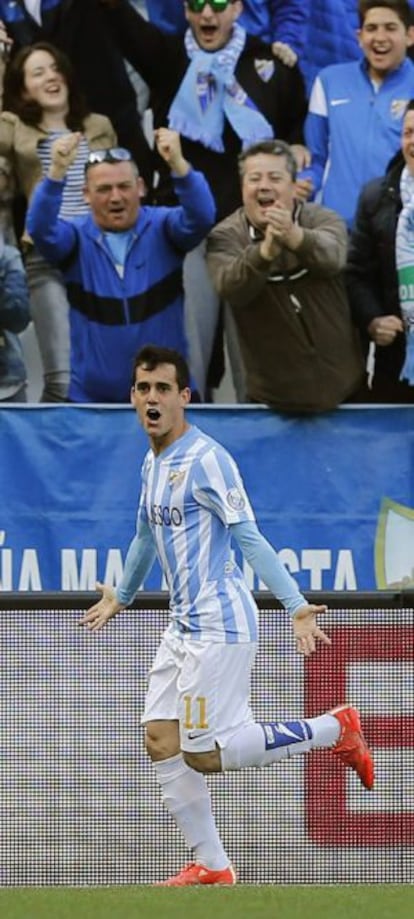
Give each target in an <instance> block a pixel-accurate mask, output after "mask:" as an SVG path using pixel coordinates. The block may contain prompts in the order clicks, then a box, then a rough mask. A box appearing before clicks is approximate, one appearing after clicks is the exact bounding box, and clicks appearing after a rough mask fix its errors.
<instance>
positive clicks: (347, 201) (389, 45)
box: [305, 0, 414, 227]
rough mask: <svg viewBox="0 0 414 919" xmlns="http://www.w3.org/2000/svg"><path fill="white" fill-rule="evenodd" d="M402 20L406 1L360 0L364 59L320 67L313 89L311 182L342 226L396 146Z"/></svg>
mask: <svg viewBox="0 0 414 919" xmlns="http://www.w3.org/2000/svg"><path fill="white" fill-rule="evenodd" d="M409 24H410V7H409V5H408V3H406V2H405V0H387V3H386V4H385V3H383V4H382V3H379V0H372V2H369V0H366V2H365V3H364V12H363V13H362V22H361V31H360V43H361V47H362V50H363V53H364V57H363V59H362V60H361V61H350V62H348V63H345V64H334V65H332V66H331V67H326V68H324V69H323V70H322V71H321V72H320V73H319V76H318V77H317V78H316V80H315V83H314V86H313V90H312V95H311V99H310V103H309V112H308V115H307V118H306V124H305V137H306V142H307V145H308V147H309V149H310V151H311V154H312V167H311V168H312V177H313V183H314V187H315V190H316V191H320V201H321V203H322V204H324V205H325V207H329V208H332V209H333V210H336V211H337V212H338V213H339V214H340V215H341V217H343V219H344V220H345V221H346V222H347V224H348V226H349V227H352V224H353V220H354V215H355V211H356V205H357V200H358V195H359V193H360V191H361V188H362V186H363V185H364V184H365V183H366V182H368V181H369V180H370V179H373V178H375V177H376V176H378V175H382V174H383V173H384V172H385V170H386V167H387V164H388V163H389V161H390V159H391V158H392V157H393V156H394V154H395V153H396V152H397V150H398V149H399V146H400V137H401V125H402V120H403V116H404V112H405V108H406V105H407V103H408V101H409V100H410V99H411V98H412V97H414V64H413V63H412V61H411V60H410V59H409V58H408V57H407V48H408V46H409V45H410V42H411V37H410V31H409Z"/></svg>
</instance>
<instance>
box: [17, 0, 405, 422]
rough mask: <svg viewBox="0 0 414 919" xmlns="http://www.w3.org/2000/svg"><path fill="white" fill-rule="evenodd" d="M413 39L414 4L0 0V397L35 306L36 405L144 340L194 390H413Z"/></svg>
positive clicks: (98, 381) (109, 366)
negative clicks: (177, 355) (172, 352)
mask: <svg viewBox="0 0 414 919" xmlns="http://www.w3.org/2000/svg"><path fill="white" fill-rule="evenodd" d="M413 45H414V0H410V2H408V0H306V2H305V0H244V2H243V3H242V2H241V0H183V2H181V0H146V2H145V0H71V2H67V0H22V2H18V3H10V2H8V0H0V48H1V52H0V56H1V62H0V90H1V97H2V111H1V114H0V238H1V249H0V277H1V282H2V290H1V291H0V303H1V302H2V301H3V300H4V303H5V308H4V310H3V308H0V399H2V400H3V401H4V400H6V399H8V398H9V399H13V401H18V400H20V401H24V400H25V399H26V377H25V368H24V360H23V353H22V350H21V344H20V341H19V333H20V332H21V331H22V330H23V329H24V328H25V327H26V326H27V325H28V323H29V322H30V321H32V322H33V326H34V328H35V332H36V337H37V341H38V346H39V352H40V355H41V361H42V368H43V391H42V394H41V400H42V401H44V402H67V401H72V402H73V401H75V402H127V401H128V399H129V386H128V379H129V371H130V367H131V366H132V361H133V356H134V354H135V352H136V351H137V350H138V349H139V348H140V347H141V346H142V345H143V344H146V343H151V344H155V345H161V346H169V347H174V348H176V349H178V350H179V351H180V352H181V353H182V354H183V355H184V356H185V357H187V358H188V360H189V364H190V368H191V373H192V378H193V389H194V393H195V398H196V399H200V400H201V401H211V400H212V399H213V398H214V391H215V389H216V388H217V387H218V386H219V384H220V381H221V379H222V376H223V372H224V367H225V361H226V360H228V361H229V363H230V367H231V374H232V380H233V387H234V392H235V397H236V399H237V401H238V402H250V403H264V404H267V405H269V406H271V407H272V408H274V409H275V410H276V411H279V412H288V413H295V414H303V413H307V414H312V413H316V412H322V411H327V410H330V409H332V408H334V407H335V406H337V405H339V404H341V403H343V402H345V401H357V402H380V401H386V402H399V401H401V402H411V403H414V333H413V332H412V329H413V328H414V295H412V291H414V278H413V281H411V272H413V273H414V267H413V266H414V254H413V255H412V254H411V250H412V252H413V253H414V239H413V237H412V232H411V221H412V209H414V190H413V189H412V183H413V178H412V177H413V175H414V166H413V163H414V102H413V101H412V100H413V99H414V63H413V61H412V59H411V54H412V53H413V52H412V48H413ZM137 81H138V84H137ZM137 85H138V87H144V93H143V98H145V100H146V101H145V103H144V104H145V107H146V111H145V112H144V111H143V110H142V101H141V99H142V97H141V92H140V91H139V92H138V93H137ZM22 259H23V262H22ZM23 263H24V268H23ZM10 272H11V273H12V282H13V283H8V281H7V277H8V274H9V273H10ZM13 290H15V291H16V309H15V310H14V309H13V304H12V302H11V301H12V299H13ZM364 368H365V370H364Z"/></svg>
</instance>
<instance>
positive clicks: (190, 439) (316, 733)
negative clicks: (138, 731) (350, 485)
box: [81, 346, 374, 887]
mask: <svg viewBox="0 0 414 919" xmlns="http://www.w3.org/2000/svg"><path fill="white" fill-rule="evenodd" d="M190 395H191V392H190V389H189V372H188V368H187V366H186V364H185V361H184V360H183V358H182V357H181V355H180V354H178V353H177V352H175V351H173V350H171V349H169V348H156V347H153V346H147V347H145V348H143V349H142V350H141V351H140V352H139V353H138V355H137V357H136V359H135V368H134V383H133V386H132V390H131V401H132V403H133V405H134V407H135V409H136V412H137V414H138V417H139V420H140V422H141V424H142V426H143V428H144V430H145V431H146V433H147V434H148V437H149V442H150V447H151V449H150V450H149V452H148V453H147V456H146V458H145V460H144V464H143V469H142V492H141V498H140V502H139V508H138V520H137V532H136V535H135V537H134V538H133V540H132V542H131V544H130V547H129V550H128V554H127V557H126V562H125V569H124V574H123V577H122V580H121V582H120V584H119V586H118V588H117V589H116V591H115V590H114V589H113V588H112V587H109V586H108V585H105V584H98V585H97V588H98V590H99V591H100V592H101V593H102V598H101V599H100V600H99V601H98V602H97V603H96V604H95V605H94V606H92V607H91V608H90V610H88V612H87V613H86V614H85V615H84V616H83V618H82V619H81V624H82V625H85V626H86V627H87V628H88V629H90V630H91V631H97V630H98V629H101V628H102V627H103V626H104V625H105V624H106V623H107V622H108V620H109V619H111V618H112V617H113V616H115V615H116V613H118V612H119V611H120V610H122V609H123V608H124V607H125V606H127V605H128V604H129V603H131V602H132V600H133V599H134V597H135V594H136V592H137V590H138V588H139V587H140V585H141V584H142V582H143V581H144V578H145V576H146V574H147V572H148V571H149V569H150V567H151V565H152V563H153V561H154V559H155V555H157V556H158V559H159V562H160V564H161V567H162V569H163V572H164V575H165V577H166V580H167V584H168V588H169V592H170V624H169V626H168V628H167V629H166V631H165V633H164V635H163V637H162V639H161V643H160V646H159V648H158V651H157V654H156V657H155V661H154V665H153V667H152V669H151V673H150V677H149V686H148V693H147V698H146V704H145V711H144V715H143V718H142V721H143V723H144V724H145V727H146V747H147V750H148V753H149V755H150V757H151V760H152V762H153V765H154V768H155V772H156V775H157V779H158V782H159V784H160V787H161V791H162V796H163V801H164V804H165V806H166V807H167V809H168V810H169V812H170V814H171V815H172V817H173V818H174V820H175V822H176V824H177V826H178V827H179V829H180V830H181V832H182V834H183V836H184V838H185V840H186V842H187V844H188V846H189V848H190V849H192V850H193V853H194V861H193V862H191V863H190V864H189V865H187V866H186V867H185V868H183V869H182V870H181V871H180V872H179V874H177V875H175V876H174V877H171V878H169V879H168V880H166V881H164V884H165V885H167V886H173V887H184V886H187V885H196V884H214V885H225V884H227V885H230V884H235V883H236V876H235V872H234V869H233V867H232V865H231V863H230V859H229V857H228V855H227V853H226V851H225V850H224V848H223V845H222V842H221V840H220V837H219V835H218V831H217V828H216V824H215V820H214V817H213V813H212V809H211V802H210V795H209V791H208V788H207V784H206V781H205V778H204V775H203V773H211V772H221V771H226V770H230V769H242V768H243V767H246V766H267V765H269V764H270V763H275V762H277V761H279V760H281V759H284V758H287V757H290V756H292V755H294V754H295V753H304V752H307V751H309V750H312V749H314V748H317V747H319V748H320V747H330V748H331V749H332V752H333V753H335V754H337V755H338V756H339V757H340V759H342V760H343V761H344V762H345V763H346V764H347V765H348V766H350V767H351V768H352V769H355V770H356V772H357V773H358V776H359V778H360V779H361V782H362V784H363V785H364V786H365V787H366V788H368V789H370V788H372V786H373V783H374V765H373V760H372V756H371V753H370V751H369V749H368V747H367V744H366V742H365V739H364V736H363V734H362V730H361V725H360V719H359V714H358V712H357V711H356V709H355V708H352V707H351V706H350V705H340V706H338V707H337V708H335V709H333V710H332V711H331V712H328V713H326V714H323V715H319V716H318V717H315V718H308V719H306V720H292V721H276V720H275V721H272V722H267V723H261V722H256V721H254V719H253V715H252V712H251V709H250V705H249V695H250V676H251V671H252V667H253V663H254V658H255V654H256V643H257V613H258V611H257V607H256V604H255V602H254V599H253V596H252V594H251V592H250V590H249V589H248V587H247V584H246V582H245V580H244V578H243V575H242V573H241V571H240V569H239V567H238V566H237V565H236V564H235V562H234V561H233V560H232V556H231V537H234V538H235V540H236V542H237V543H238V545H239V546H240V548H241V550H242V552H243V554H244V557H245V558H246V559H247V560H248V561H249V563H250V565H251V566H252V568H253V569H254V570H255V572H256V573H257V575H258V576H259V577H260V578H261V580H262V581H263V582H264V583H265V584H266V585H267V587H268V588H269V590H271V591H272V593H273V594H274V595H275V597H277V599H278V600H280V601H281V603H282V604H283V606H284V607H285V608H286V610H287V611H288V613H289V614H290V615H291V617H292V627H293V632H294V636H295V639H296V645H297V650H298V651H299V652H300V653H301V654H304V655H306V656H308V655H310V654H312V653H313V651H314V650H315V643H316V641H318V640H319V641H322V642H324V643H325V644H330V639H329V638H328V637H327V635H325V634H324V632H323V631H322V630H321V629H320V628H319V625H318V621H317V620H318V616H319V615H320V614H321V613H323V612H324V611H325V610H326V607H325V606H315V605H312V604H308V603H307V602H306V600H305V598H304V597H303V596H302V594H301V593H300V592H299V589H298V586H297V584H296V582H295V581H294V580H293V578H292V577H291V576H290V574H289V573H288V571H287V570H286V569H285V568H284V566H283V565H282V563H281V562H280V560H279V557H278V555H277V553H276V552H275V550H274V549H273V548H272V547H271V546H270V544H269V543H268V542H267V541H266V540H265V538H264V537H263V536H262V534H261V533H260V532H259V530H258V528H257V525H256V523H255V520H254V515H253V511H252V509H251V506H250V503H249V499H248V497H247V494H246V492H245V489H244V486H243V482H242V479H241V476H240V473H239V471H238V469H237V466H236V464H235V462H234V460H233V459H232V457H231V456H230V455H229V453H228V452H227V451H226V450H225V449H224V448H223V447H222V446H221V445H220V444H218V443H217V442H216V441H215V440H213V439H212V438H211V437H207V436H206V435H205V434H203V432H202V431H201V430H199V428H197V427H195V426H194V425H190V424H189V423H188V421H187V420H186V416H185V407H186V405H188V403H189V401H190Z"/></svg>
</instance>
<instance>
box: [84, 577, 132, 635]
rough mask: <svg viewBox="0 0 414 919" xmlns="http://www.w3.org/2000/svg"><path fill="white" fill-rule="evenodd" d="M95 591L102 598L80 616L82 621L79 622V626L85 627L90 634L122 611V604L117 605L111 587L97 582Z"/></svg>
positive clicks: (101, 627)
mask: <svg viewBox="0 0 414 919" xmlns="http://www.w3.org/2000/svg"><path fill="white" fill-rule="evenodd" d="M96 589H97V590H98V591H99V593H101V594H102V598H101V599H100V600H98V602H97V603H95V604H94V606H91V607H90V609H88V611H87V612H86V613H85V615H84V616H82V619H80V620H79V625H86V628H87V629H89V630H90V631H91V632H97V631H98V630H99V629H103V627H104V625H106V623H107V622H108V621H109V619H112V617H113V616H115V615H116V613H119V611H120V610H121V609H123V607H122V604H121V603H118V600H117V598H116V594H115V591H114V589H113V587H109V585H108V584H101V583H100V582H99V581H97V583H96Z"/></svg>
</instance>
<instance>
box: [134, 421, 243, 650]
mask: <svg viewBox="0 0 414 919" xmlns="http://www.w3.org/2000/svg"><path fill="white" fill-rule="evenodd" d="M142 482H143V484H142V493H141V499H140V506H139V511H138V513H139V515H142V514H143V515H144V516H145V519H146V520H147V521H148V523H149V525H150V527H151V529H152V532H153V536H154V541H155V544H156V547H157V553H158V557H159V560H160V564H161V567H162V569H163V572H164V575H165V578H166V581H167V585H168V589H169V591H170V598H171V599H170V609H171V617H172V621H173V623H174V625H175V628H176V629H177V630H178V631H179V632H180V634H181V635H183V637H185V636H186V635H187V637H189V638H192V639H199V640H210V641H211V640H212V641H225V642H229V643H232V642H245V641H256V640H257V609H256V605H255V603H254V600H253V597H252V595H251V593H250V590H249V589H248V587H247V585H246V583H245V581H244V578H243V575H242V573H241V571H240V569H239V568H238V566H237V565H236V564H235V563H234V561H233V560H232V555H231V537H230V531H229V528H228V527H229V524H232V523H239V522H241V521H243V520H250V521H251V520H254V515H253V511H252V508H251V506H250V502H249V500H248V497H247V495H246V492H245V489H244V486H243V482H242V479H241V476H240V473H239V471H238V469H237V466H236V463H235V462H234V460H233V459H232V457H231V456H230V455H229V453H228V452H227V451H226V450H225V449H224V447H222V446H221V445H220V444H218V443H217V442H216V441H214V440H213V439H212V438H210V437H207V436H206V435H205V434H203V433H202V432H201V431H200V430H199V429H198V428H196V427H191V428H190V429H189V430H188V431H187V432H186V433H185V434H184V435H183V436H182V437H180V438H179V440H178V441H175V443H174V444H172V446H171V447H170V448H168V449H167V450H165V451H163V452H162V453H161V454H160V456H158V457H156V456H155V455H154V454H153V453H152V451H150V452H149V453H148V454H147V456H146V459H145V461H144V464H143V470H142Z"/></svg>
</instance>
